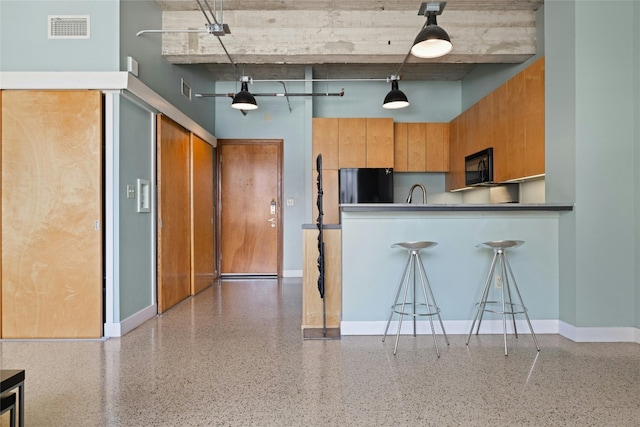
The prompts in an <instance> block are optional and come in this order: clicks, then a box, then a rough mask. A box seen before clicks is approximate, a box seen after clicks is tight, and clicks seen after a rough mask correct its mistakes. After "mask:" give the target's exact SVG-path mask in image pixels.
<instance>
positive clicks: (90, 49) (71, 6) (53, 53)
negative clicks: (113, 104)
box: [0, 0, 215, 134]
mask: <svg viewBox="0 0 640 427" xmlns="http://www.w3.org/2000/svg"><path fill="white" fill-rule="evenodd" d="M48 15H89V16H90V36H91V37H90V38H89V39H82V40H49V39H48V38H47V16H48ZM161 25H162V14H161V11H160V8H159V7H158V5H157V3H156V2H155V1H153V0H122V1H121V0H93V1H87V0H84V1H74V0H46V1H37V0H33V1H32V0H30V1H20V0H1V1H0V71H126V70H127V56H132V57H133V58H135V59H136V60H137V61H138V63H139V75H138V78H139V79H140V80H141V81H142V82H143V83H145V84H146V85H147V86H149V87H150V88H151V89H152V90H154V91H155V92H156V93H158V94H159V95H160V96H162V97H163V98H165V99H166V100H167V101H169V103H171V104H172V105H174V106H175V107H176V108H178V109H179V110H181V111H182V112H183V113H185V114H186V115H188V116H189V117H191V118H192V119H193V120H195V121H196V122H197V123H198V124H200V125H201V126H202V127H204V128H205V129H206V130H208V131H209V132H210V133H211V134H215V133H214V130H215V129H214V120H213V117H214V114H215V110H213V109H211V108H210V107H211V106H210V104H206V103H205V101H203V100H202V99H201V98H195V97H192V100H191V101H189V100H188V99H187V98H185V97H184V96H183V95H182V94H181V93H180V88H181V79H184V80H185V81H186V82H187V83H188V84H189V85H190V86H191V88H192V92H193V93H197V92H208V91H211V90H212V88H213V82H212V80H211V79H210V75H209V73H207V71H206V70H205V68H204V67H203V66H199V65H190V66H184V65H182V66H181V65H173V64H170V63H169V62H167V60H165V59H164V58H163V57H162V35H160V34H145V35H142V36H139V37H136V33H137V32H138V31H140V30H152V29H159V28H161ZM207 107H209V108H207Z"/></svg>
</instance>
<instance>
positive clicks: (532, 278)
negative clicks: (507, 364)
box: [340, 203, 573, 335]
mask: <svg viewBox="0 0 640 427" xmlns="http://www.w3.org/2000/svg"><path fill="white" fill-rule="evenodd" d="M571 209H573V207H572V205H570V204H520V203H505V204H460V205H437V204H431V205H429V204H426V205H411V204H353V205H352V204H345V205H340V210H341V231H342V318H341V333H342V335H382V333H383V332H384V327H385V324H386V321H387V319H388V316H389V307H390V304H391V302H392V301H393V299H394V295H395V292H396V289H397V286H398V282H399V280H400V276H401V273H402V271H403V268H404V266H405V263H406V252H405V251H402V250H398V249H392V248H391V245H392V244H394V243H396V242H403V241H417V240H429V241H434V242H437V243H438V245H437V246H435V247H433V248H431V249H428V250H425V251H422V252H421V254H422V259H423V262H424V264H425V267H426V269H427V274H428V276H429V280H430V281H431V286H432V287H433V292H434V294H435V297H436V299H437V301H438V305H439V306H440V308H441V310H442V312H441V315H442V318H443V321H444V323H445V328H446V329H447V332H448V333H451V334H459V333H467V332H468V328H469V326H470V322H471V319H472V318H473V314H474V310H475V302H476V301H478V299H479V296H480V295H479V293H480V290H481V289H482V285H483V282H484V280H485V277H486V274H487V272H488V269H489V266H490V263H491V257H492V255H493V253H492V252H491V251H489V250H487V249H481V248H478V247H477V245H478V244H479V243H482V242H485V241H488V240H501V239H505V240H507V239H512V240H523V241H525V244H524V245H523V246H521V247H519V248H517V249H514V250H513V251H510V252H509V254H508V256H509V261H510V263H511V266H512V268H513V271H514V274H515V276H516V278H517V280H518V285H519V286H520V289H521V291H522V293H523V297H524V299H525V301H527V306H528V308H529V315H530V317H531V319H532V322H533V325H534V329H535V330H536V331H537V332H540V333H556V332H557V331H558V299H559V294H558V292H559V286H558V280H559V279H558V271H559V270H558V264H559V259H558V221H559V220H560V217H561V215H562V213H563V212H567V211H570V210H571ZM487 320H488V322H483V330H484V331H491V330H492V324H493V323H494V322H491V320H492V319H491V318H487ZM485 324H486V329H484V328H485V326H484V325H485ZM495 326H496V331H499V330H500V329H499V327H498V326H500V325H495ZM500 327H501V326H500ZM418 328H419V329H418V332H419V333H420V332H421V328H422V332H424V333H427V328H428V322H427V321H424V322H422V323H420V322H419V327H418Z"/></svg>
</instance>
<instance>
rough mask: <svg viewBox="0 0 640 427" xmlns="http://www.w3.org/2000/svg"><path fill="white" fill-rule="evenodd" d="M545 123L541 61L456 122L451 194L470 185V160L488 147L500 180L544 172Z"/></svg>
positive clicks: (449, 183)
mask: <svg viewBox="0 0 640 427" xmlns="http://www.w3.org/2000/svg"><path fill="white" fill-rule="evenodd" d="M544 125H545V124H544V58H541V59H539V60H537V61H536V62H534V63H533V64H531V65H530V66H529V67H527V68H526V69H524V70H522V71H521V72H520V73H518V74H516V75H515V76H513V77H512V78H511V79H509V80H508V81H507V82H505V83H504V84H503V85H502V86H500V87H499V88H497V89H496V90H495V91H493V92H492V93H490V94H488V95H487V96H485V97H484V98H482V99H481V100H480V101H478V102H477V103H476V104H474V105H473V106H471V107H470V108H469V109H467V110H466V111H465V112H463V113H462V114H461V115H460V116H458V117H456V118H455V119H454V120H453V121H451V122H450V137H449V144H450V147H449V155H450V159H451V160H450V168H451V170H450V174H449V175H450V176H449V177H448V178H447V180H446V181H447V185H446V188H447V190H448V191H452V190H456V189H460V188H463V187H464V157H465V156H468V155H469V154H473V153H475V152H478V151H480V150H483V149H485V148H487V147H493V155H494V159H493V170H494V180H495V181H497V182H504V181H512V180H518V179H522V178H526V177H531V176H535V175H541V174H544V168H545V166H544V144H545V138H544ZM454 128H455V132H454ZM458 165H461V166H460V168H458Z"/></svg>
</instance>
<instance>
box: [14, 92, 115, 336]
mask: <svg viewBox="0 0 640 427" xmlns="http://www.w3.org/2000/svg"><path fill="white" fill-rule="evenodd" d="M2 97H3V100H2V188H3V191H2V338H99V337H101V336H102V325H103V322H104V320H103V306H102V292H103V291H102V290H103V280H102V233H103V232H102V229H103V223H102V200H103V189H102V132H103V131H102V115H103V113H102V94H101V93H100V92H99V91H86V90H85V91H4V92H3V93H2Z"/></svg>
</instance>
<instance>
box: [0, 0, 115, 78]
mask: <svg viewBox="0 0 640 427" xmlns="http://www.w3.org/2000/svg"><path fill="white" fill-rule="evenodd" d="M119 11H120V4H119V2H118V1H116V0H109V1H62V0H61V1H37V0H33V1H24V0H22V1H20V0H2V1H0V71H119V65H118V64H119V61H118V44H117V43H114V40H118V28H119V25H120V23H119ZM48 15H90V19H91V23H90V35H91V38H90V39H82V40H49V39H48V38H47V31H48V30H47V16H48Z"/></svg>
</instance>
